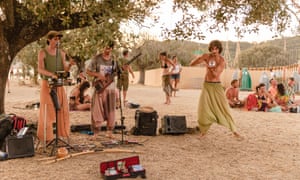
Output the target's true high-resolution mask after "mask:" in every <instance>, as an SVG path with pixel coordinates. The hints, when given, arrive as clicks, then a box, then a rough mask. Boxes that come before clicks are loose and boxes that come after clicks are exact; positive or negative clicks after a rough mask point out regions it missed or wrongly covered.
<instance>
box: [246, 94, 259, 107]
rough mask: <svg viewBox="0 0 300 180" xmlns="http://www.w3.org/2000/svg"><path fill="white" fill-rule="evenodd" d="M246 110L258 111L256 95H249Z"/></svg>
mask: <svg viewBox="0 0 300 180" xmlns="http://www.w3.org/2000/svg"><path fill="white" fill-rule="evenodd" d="M246 108H247V110H248V111H251V110H255V109H258V102H257V98H256V96H255V94H249V95H248V97H247V102H246Z"/></svg>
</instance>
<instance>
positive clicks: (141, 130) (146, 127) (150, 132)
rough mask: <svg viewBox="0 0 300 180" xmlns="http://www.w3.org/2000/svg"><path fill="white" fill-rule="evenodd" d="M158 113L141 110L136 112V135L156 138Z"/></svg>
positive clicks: (134, 132) (134, 131)
mask: <svg viewBox="0 0 300 180" xmlns="http://www.w3.org/2000/svg"><path fill="white" fill-rule="evenodd" d="M157 118H158V115H157V112H156V111H152V112H143V111H141V110H136V111H135V127H134V130H133V134H134V135H146V136H155V135H156V129H157Z"/></svg>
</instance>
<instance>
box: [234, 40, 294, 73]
mask: <svg viewBox="0 0 300 180" xmlns="http://www.w3.org/2000/svg"><path fill="white" fill-rule="evenodd" d="M288 56H289V54H287V53H285V52H284V51H283V48H280V47H276V46H271V45H267V44H260V45H255V46H253V47H251V48H249V49H247V50H245V51H243V52H242V53H241V55H240V56H239V67H241V68H242V67H272V66H284V65H289V64H290V63H291V62H289V57H288ZM293 63H295V62H293Z"/></svg>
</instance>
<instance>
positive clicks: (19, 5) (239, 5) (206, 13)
mask: <svg viewBox="0 0 300 180" xmlns="http://www.w3.org/2000/svg"><path fill="white" fill-rule="evenodd" d="M161 1H162V0H1V1H0V85H1V86H2V87H5V84H6V80H7V76H8V72H9V69H10V65H11V63H12V61H13V59H14V58H15V56H16V55H17V53H18V52H19V51H20V50H21V49H22V48H23V47H25V46H26V45H28V44H30V43H31V42H34V41H37V40H40V39H41V38H42V37H43V36H45V34H46V33H47V32H48V31H49V30H59V31H62V30H70V29H77V28H83V27H88V26H93V27H94V28H97V30H96V31H92V33H91V32H90V31H87V32H86V33H90V35H91V36H90V38H86V39H85V40H86V41H91V40H93V38H94V37H93V36H94V35H95V36H101V38H100V40H98V41H99V43H102V44H103V42H106V41H107V40H112V39H121V35H122V34H121V32H120V31H119V27H120V23H122V22H124V21H126V20H129V21H135V22H138V23H141V22H143V20H144V18H145V16H147V15H149V13H150V11H151V10H152V9H153V7H154V6H155V5H157V3H160V2H161ZM173 2H174V10H176V11H177V10H178V11H179V10H181V11H182V12H183V21H181V22H177V24H176V28H175V29H174V30H172V29H170V30H168V29H166V31H164V32H166V34H167V36H168V37H172V36H174V37H176V38H179V39H182V38H188V37H192V38H195V37H196V38H201V37H202V34H203V29H199V27H200V26H199V25H200V24H203V23H204V22H208V21H212V20H214V22H215V23H213V24H212V25H210V27H209V28H208V29H209V30H213V29H224V28H225V29H226V28H227V27H228V25H230V24H231V23H232V22H235V21H238V22H240V24H238V23H235V26H236V31H237V32H238V33H239V34H242V33H243V31H244V29H243V28H242V27H250V30H254V31H255V30H257V28H258V24H263V25H268V26H270V27H271V28H273V29H274V30H275V31H278V32H281V31H283V30H284V29H285V28H288V27H289V22H290V21H289V20H290V19H291V16H292V15H297V14H295V12H293V11H292V10H293V9H291V8H290V5H289V4H291V5H292V6H293V7H295V9H296V8H297V4H296V3H295V2H294V0H275V1H274V0H264V1H261V0H237V1H232V0H173ZM190 9H192V10H190ZM196 11H197V12H198V13H196V15H195V12H196ZM191 12H193V13H191ZM296 17H297V16H296ZM170 20H172V18H170ZM95 24H98V25H99V26H94V25H95ZM197 28H198V29H197ZM204 30H205V31H206V29H204ZM103 34H104V35H105V36H103ZM82 37H84V36H82ZM84 47H85V46H84ZM84 47H80V46H79V47H78V48H84ZM66 49H67V48H66ZM4 95H5V88H1V89H0V113H3V112H5V109H4V97H5V96H4Z"/></svg>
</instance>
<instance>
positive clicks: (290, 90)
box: [286, 77, 300, 106]
mask: <svg viewBox="0 0 300 180" xmlns="http://www.w3.org/2000/svg"><path fill="white" fill-rule="evenodd" d="M286 93H287V95H288V97H289V101H288V105H289V106H298V105H300V101H299V100H296V96H295V79H294V78H293V77H289V79H288V82H287V85H286Z"/></svg>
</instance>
